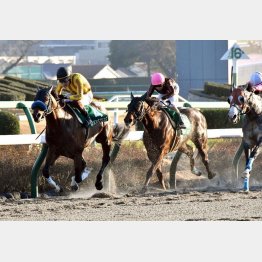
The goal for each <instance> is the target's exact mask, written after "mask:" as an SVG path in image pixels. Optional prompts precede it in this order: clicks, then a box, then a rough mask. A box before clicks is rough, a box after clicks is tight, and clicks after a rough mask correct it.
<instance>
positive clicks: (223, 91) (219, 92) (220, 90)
mask: <svg viewBox="0 0 262 262" xmlns="http://www.w3.org/2000/svg"><path fill="white" fill-rule="evenodd" d="M230 88H231V85H229V84H223V83H216V82H205V84H204V93H205V94H208V95H215V96H218V97H223V98H225V99H227V97H228V96H229V95H230Z"/></svg>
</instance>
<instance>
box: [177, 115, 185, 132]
mask: <svg viewBox="0 0 262 262" xmlns="http://www.w3.org/2000/svg"><path fill="white" fill-rule="evenodd" d="M178 127H179V128H180V129H186V126H185V124H184V122H183V120H182V118H181V115H180V113H179V114H178Z"/></svg>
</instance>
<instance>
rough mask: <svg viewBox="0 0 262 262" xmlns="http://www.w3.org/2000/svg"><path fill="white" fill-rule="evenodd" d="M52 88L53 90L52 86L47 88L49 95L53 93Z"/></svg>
mask: <svg viewBox="0 0 262 262" xmlns="http://www.w3.org/2000/svg"><path fill="white" fill-rule="evenodd" d="M53 88H54V86H50V87H49V88H48V92H49V93H50V94H51V92H52V91H53Z"/></svg>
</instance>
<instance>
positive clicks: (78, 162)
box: [71, 154, 91, 191]
mask: <svg viewBox="0 0 262 262" xmlns="http://www.w3.org/2000/svg"><path fill="white" fill-rule="evenodd" d="M74 167H75V175H74V176H72V178H71V179H72V180H71V189H72V190H73V191H76V190H78V189H79V185H78V184H79V183H81V182H82V181H83V180H84V179H86V178H87V177H88V176H89V174H90V172H91V170H88V169H85V167H86V161H85V160H84V158H83V156H82V154H81V157H79V155H77V156H76V157H75V158H74Z"/></svg>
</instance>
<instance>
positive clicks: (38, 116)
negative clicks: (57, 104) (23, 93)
mask: <svg viewBox="0 0 262 262" xmlns="http://www.w3.org/2000/svg"><path fill="white" fill-rule="evenodd" d="M52 90H53V87H52V86H51V87H50V88H43V89H38V91H37V93H36V96H35V99H34V102H33V104H32V106H31V108H32V110H33V113H32V116H33V118H34V121H35V122H36V123H39V122H40V121H41V120H42V119H43V118H44V117H45V116H46V115H47V114H48V113H49V112H51V111H52V109H51V102H52V95H51V92H52Z"/></svg>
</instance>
